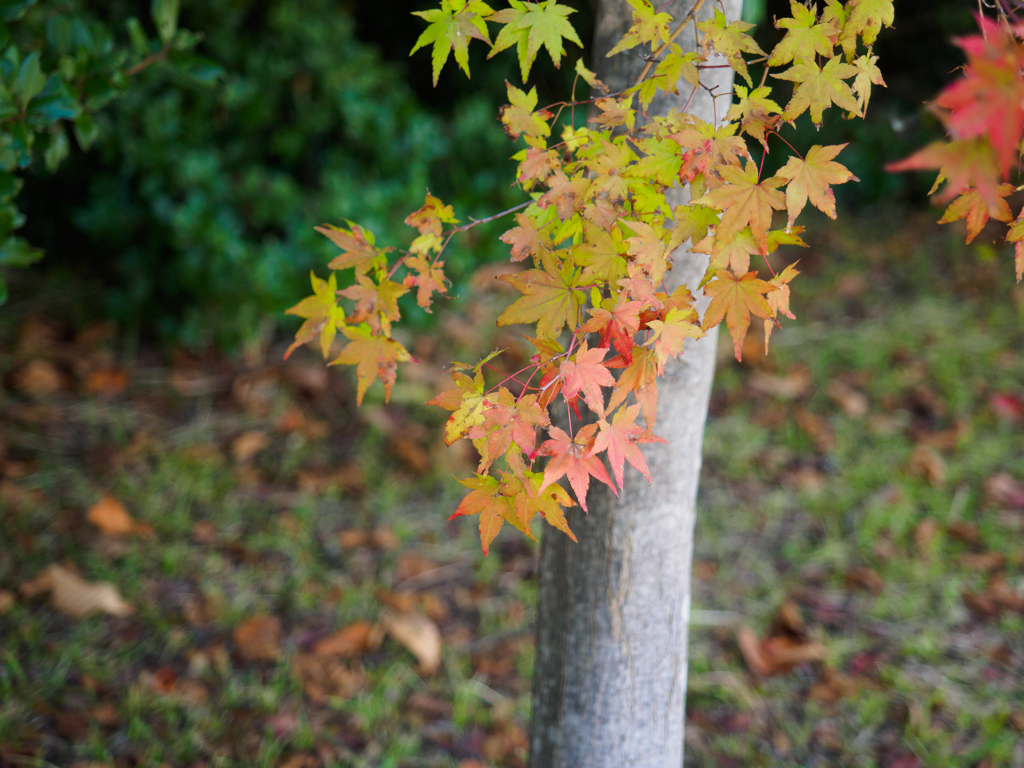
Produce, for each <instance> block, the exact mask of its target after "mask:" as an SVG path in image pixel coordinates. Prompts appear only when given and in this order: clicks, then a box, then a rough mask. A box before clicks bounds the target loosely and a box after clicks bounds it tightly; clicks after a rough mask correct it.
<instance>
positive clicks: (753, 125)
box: [725, 85, 782, 152]
mask: <svg viewBox="0 0 1024 768" xmlns="http://www.w3.org/2000/svg"><path fill="white" fill-rule="evenodd" d="M733 90H734V91H735V92H736V96H738V97H739V100H738V101H737V102H736V103H735V104H733V105H732V106H731V107H729V112H728V114H726V116H725V119H726V120H730V121H739V124H740V130H742V131H744V132H745V133H747V134H749V135H751V136H753V137H754V138H755V139H757V140H758V141H759V142H761V145H762V146H763V147H764V148H765V151H766V152H767V151H768V139H767V138H766V137H765V135H764V132H765V130H766V129H767V130H773V129H774V128H775V126H776V125H778V124H779V122H780V121H781V120H782V117H781V115H782V107H780V106H779V105H778V104H776V103H775V102H774V101H772V100H771V99H769V98H768V95H769V94H770V93H771V92H772V89H771V88H768V87H767V86H763V85H762V86H761V87H759V88H755V89H754V90H752V91H748V90H747V89H746V88H744V87H743V86H742V85H737V86H735V87H734V88H733Z"/></svg>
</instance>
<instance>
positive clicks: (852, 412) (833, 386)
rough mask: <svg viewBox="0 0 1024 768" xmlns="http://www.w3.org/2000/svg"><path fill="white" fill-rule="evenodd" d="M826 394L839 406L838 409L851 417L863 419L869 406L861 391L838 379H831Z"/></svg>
mask: <svg viewBox="0 0 1024 768" xmlns="http://www.w3.org/2000/svg"><path fill="white" fill-rule="evenodd" d="M826 394H828V396H829V397H830V398H832V400H833V401H834V402H835V403H836V405H838V406H839V410H841V411H842V412H843V413H844V414H845V415H846V416H849V417H850V418H851V419H863V418H864V417H865V416H867V414H868V411H869V410H870V408H871V404H870V403H869V402H868V399H867V397H866V396H865V395H864V393H863V392H860V391H859V390H856V389H854V388H853V387H851V386H850V385H849V384H846V383H844V382H842V381H840V380H839V379H832V381H831V382H829V385H828V389H827V390H826Z"/></svg>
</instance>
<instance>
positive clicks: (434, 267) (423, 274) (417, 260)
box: [402, 256, 448, 312]
mask: <svg viewBox="0 0 1024 768" xmlns="http://www.w3.org/2000/svg"><path fill="white" fill-rule="evenodd" d="M405 266H407V267H408V268H409V269H411V270H413V271H414V273H415V274H410V275H406V277H405V280H403V281H402V282H403V284H404V285H406V286H408V287H413V286H415V287H416V289H417V290H416V303H417V304H419V305H420V306H421V307H423V309H425V310H427V312H429V311H430V303H431V301H432V300H433V295H434V294H435V293H448V288H447V286H445V283H446V282H447V278H446V277H445V276H444V262H443V261H436V262H430V261H429V260H427V259H425V258H423V257H422V256H409V257H408V258H406V260H405Z"/></svg>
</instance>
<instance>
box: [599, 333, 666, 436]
mask: <svg viewBox="0 0 1024 768" xmlns="http://www.w3.org/2000/svg"><path fill="white" fill-rule="evenodd" d="M631 357H632V362H630V363H629V364H628V365H626V368H625V370H624V371H623V372H622V374H621V375H620V376H619V380H618V381H617V382H616V383H615V390H614V391H613V392H612V396H611V398H609V400H608V410H613V409H614V408H616V407H617V406H619V405H621V404H622V403H623V402H625V400H626V397H627V396H629V394H630V393H632V394H633V396H634V397H635V398H636V401H637V402H638V403H639V404H640V409H641V411H642V412H643V414H644V421H645V422H647V428H648V429H654V422H655V419H656V418H657V416H658V359H657V356H656V355H655V353H654V350H652V349H647V348H646V347H640V346H634V347H633V354H632V355H631ZM613 365H615V363H614V362H613V361H609V362H608V366H609V367H612V366H613Z"/></svg>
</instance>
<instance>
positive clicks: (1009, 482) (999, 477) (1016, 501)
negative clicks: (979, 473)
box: [985, 472, 1024, 509]
mask: <svg viewBox="0 0 1024 768" xmlns="http://www.w3.org/2000/svg"><path fill="white" fill-rule="evenodd" d="M985 495H986V496H988V498H989V499H990V500H991V501H993V502H994V503H995V504H997V505H998V506H1000V507H1004V508H1007V509H1024V484H1022V483H1020V482H1018V481H1017V480H1015V479H1014V478H1013V477H1011V476H1010V475H1009V474H1008V473H1006V472H999V473H997V474H995V475H992V477H990V478H989V479H988V480H986V481H985Z"/></svg>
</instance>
